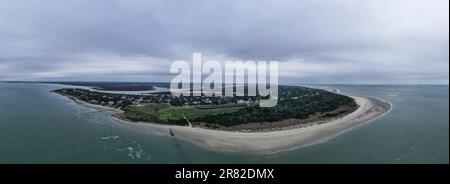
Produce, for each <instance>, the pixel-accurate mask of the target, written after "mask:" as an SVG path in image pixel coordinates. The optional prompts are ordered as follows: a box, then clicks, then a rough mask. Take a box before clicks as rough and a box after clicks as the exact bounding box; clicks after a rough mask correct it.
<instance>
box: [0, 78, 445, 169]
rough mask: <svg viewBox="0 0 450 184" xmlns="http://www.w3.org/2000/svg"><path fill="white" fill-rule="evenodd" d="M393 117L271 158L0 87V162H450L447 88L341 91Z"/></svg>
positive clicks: (24, 88)
mask: <svg viewBox="0 0 450 184" xmlns="http://www.w3.org/2000/svg"><path fill="white" fill-rule="evenodd" d="M329 87H332V88H338V89H340V91H341V92H344V93H348V94H354V95H366V96H375V97H379V98H382V99H384V100H387V101H389V102H391V103H392V104H393V106H394V107H393V109H392V111H391V112H390V113H389V114H387V115H385V116H383V117H381V118H379V119H377V120H375V121H373V122H371V123H368V124H365V125H362V126H360V127H357V128H355V129H354V130H352V131H349V132H346V133H344V134H342V135H340V136H338V137H336V138H333V139H330V140H328V141H326V142H323V143H319V144H316V145H313V146H309V147H306V148H301V149H296V150H292V151H286V152H281V153H277V154H271V155H260V154H243V153H224V152H216V151H211V150H205V149H202V148H200V147H197V146H195V145H192V144H190V143H188V142H185V141H182V140H179V139H177V138H174V137H169V136H157V135H145V134H142V133H138V132H135V131H133V130H130V129H126V128H122V127H121V126H120V125H117V124H116V123H114V122H113V121H112V120H111V116H110V115H111V114H110V112H103V111H97V110H93V109H89V108H85V107H81V106H78V105H76V104H75V103H74V102H72V101H71V100H69V99H67V98H66V97H62V96H59V95H57V94H54V93H50V92H49V91H50V90H52V89H56V88H57V86H54V85H45V84H13V83H0V163H144V164H145V163H149V164H151V163H449V91H448V90H449V87H448V86H428V85H387V86H378V85H366V86H364V85H341V86H329Z"/></svg>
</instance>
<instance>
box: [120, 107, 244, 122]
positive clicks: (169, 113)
mask: <svg viewBox="0 0 450 184" xmlns="http://www.w3.org/2000/svg"><path fill="white" fill-rule="evenodd" d="M244 107H246V106H237V107H224V108H214V109H199V108H196V107H194V106H181V107H175V106H170V105H168V104H164V105H162V104H151V105H145V106H129V107H127V108H126V109H124V110H125V114H124V115H125V117H128V118H130V119H139V120H149V119H150V118H149V117H152V118H158V119H159V120H160V121H163V122H168V121H169V120H180V119H184V117H186V118H187V119H188V120H192V119H195V118H198V117H203V116H205V115H207V114H212V115H213V114H222V113H228V112H234V111H237V110H239V109H242V108H244Z"/></svg>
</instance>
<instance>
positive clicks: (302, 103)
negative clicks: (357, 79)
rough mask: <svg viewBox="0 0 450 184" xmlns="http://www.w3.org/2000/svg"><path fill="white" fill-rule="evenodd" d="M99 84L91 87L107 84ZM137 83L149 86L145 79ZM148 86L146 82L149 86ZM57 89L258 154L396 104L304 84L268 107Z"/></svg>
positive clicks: (155, 129) (191, 137)
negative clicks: (142, 82)
mask: <svg viewBox="0 0 450 184" xmlns="http://www.w3.org/2000/svg"><path fill="white" fill-rule="evenodd" d="M96 85H97V86H90V87H91V89H102V88H104V87H102V86H98V85H101V84H96ZM120 85H121V86H114V85H111V84H108V86H107V87H108V88H110V89H116V90H122V89H121V87H125V88H126V89H127V90H129V89H130V88H131V89H132V87H130V85H127V86H124V84H120ZM142 85H144V84H142ZM133 86H134V87H136V88H143V87H142V86H140V85H139V84H133ZM148 86H149V85H148V84H145V88H148ZM164 86H166V84H164V83H161V84H156V85H155V84H154V87H164ZM130 91H134V90H130ZM53 92H55V93H58V94H60V95H64V96H67V97H69V98H71V99H72V100H74V101H76V102H77V103H78V104H80V105H84V106H88V107H90V108H97V109H98V108H100V109H103V110H110V111H113V112H114V114H113V119H114V120H115V121H117V122H119V123H120V125H122V126H125V127H128V128H132V129H134V130H136V131H141V132H145V133H149V134H158V135H167V136H174V137H177V138H180V139H183V140H186V141H189V142H191V143H194V144H197V145H199V146H203V147H205V148H209V149H214V150H219V151H237V152H257V153H274V152H279V151H284V150H289V149H295V148H298V147H303V146H307V145H311V144H314V143H317V142H321V141H324V140H326V139H329V138H331V137H333V136H336V135H338V134H340V133H342V132H345V131H348V130H350V129H351V128H354V127H356V126H358V125H361V124H363V123H364V122H368V121H371V120H373V119H375V118H377V117H379V116H381V115H383V114H385V113H386V112H388V111H389V110H390V108H391V104H390V103H388V102H384V101H383V100H380V99H377V98H371V97H356V96H346V95H342V94H337V93H335V92H332V91H328V90H323V89H315V88H309V87H301V86H279V97H278V104H277V105H276V106H275V107H268V108H264V107H259V106H258V101H259V100H260V99H264V97H260V96H256V97H248V96H233V97H214V96H213V97H205V96H180V97H176V96H172V95H171V93H170V92H168V91H166V92H164V91H163V92H161V91H158V92H149V93H145V94H135V93H129V94H126V93H123V94H117V93H108V92H104V91H101V90H90V89H89V88H74V87H73V86H72V87H70V88H62V89H58V90H54V91H53Z"/></svg>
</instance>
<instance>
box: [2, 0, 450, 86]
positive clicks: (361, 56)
mask: <svg viewBox="0 0 450 184" xmlns="http://www.w3.org/2000/svg"><path fill="white" fill-rule="evenodd" d="M192 52H201V53H202V54H203V55H204V57H206V58H209V59H216V60H227V59H228V60H230V59H233V60H237V59H240V60H244V61H245V60H277V61H280V66H279V73H280V81H282V82H297V83H370V84H372V83H389V84H393V83H394V84H395V83H420V84H422V83H444V84H448V82H449V69H448V67H449V1H448V0H292V1H279V0H272V1H263V0H254V1H241V0H239V1H231V0H223V1H218V0H214V1H212V0H195V1H194V0H183V1H179V0H177V1H172V0H161V1H159V0H156V1H154V0H121V1H119V0H116V1H114V0H73V1H70V0H64V1H61V0H0V80H83V81H87V80H95V81H155V80H156V81H168V80H170V79H171V76H169V75H168V73H169V66H170V64H171V62H172V61H174V60H188V61H190V60H191V58H192Z"/></svg>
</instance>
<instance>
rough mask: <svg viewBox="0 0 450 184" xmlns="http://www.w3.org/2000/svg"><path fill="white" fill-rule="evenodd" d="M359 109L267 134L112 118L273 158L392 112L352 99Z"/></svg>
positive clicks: (384, 105) (380, 103)
mask: <svg viewBox="0 0 450 184" xmlns="http://www.w3.org/2000/svg"><path fill="white" fill-rule="evenodd" d="M349 97H351V98H353V99H354V100H355V102H356V103H357V104H358V105H359V108H358V109H356V110H355V111H353V112H352V113H350V114H347V115H346V116H343V117H340V118H337V119H332V120H329V121H327V122H323V123H317V122H315V123H311V124H309V125H307V126H304V127H301V128H299V127H293V128H291V129H285V130H275V131H268V132H239V131H224V130H213V129H206V128H199V127H189V126H177V125H163V124H156V123H148V122H130V121H126V120H122V119H119V118H117V117H115V116H114V115H113V116H112V119H113V120H114V121H115V122H117V123H118V124H120V125H122V126H123V127H126V128H130V129H133V130H135V131H138V132H141V133H145V134H152V135H163V136H173V137H175V138H180V139H183V140H185V141H187V142H190V143H193V144H195V145H197V146H200V147H203V148H205V149H209V150H215V151H222V152H223V151H225V152H249V153H260V154H273V153H278V152H283V151H290V150H294V149H299V148H302V147H306V146H310V145H314V144H317V143H321V142H326V141H327V140H329V139H332V138H334V137H337V136H339V135H340V134H342V133H345V132H348V131H350V130H352V129H355V128H357V127H359V126H361V125H364V124H366V123H369V122H372V121H373V120H375V119H377V118H379V117H382V116H383V115H385V114H387V113H388V112H389V111H390V110H391V109H392V104H391V103H389V102H386V101H384V100H381V99H379V98H374V97H359V96H349Z"/></svg>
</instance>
